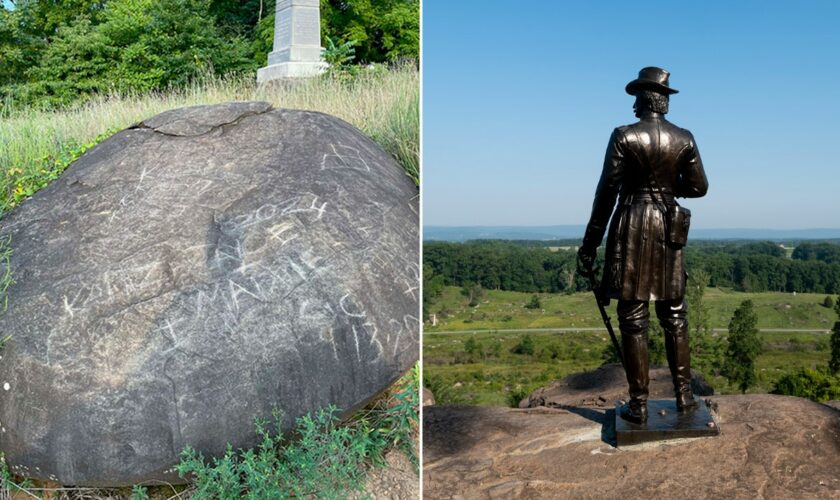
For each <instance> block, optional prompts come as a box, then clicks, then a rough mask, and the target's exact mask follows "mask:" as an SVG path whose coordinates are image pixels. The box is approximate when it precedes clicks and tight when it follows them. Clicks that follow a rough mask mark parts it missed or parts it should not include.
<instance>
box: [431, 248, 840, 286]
mask: <svg viewBox="0 0 840 500" xmlns="http://www.w3.org/2000/svg"><path fill="white" fill-rule="evenodd" d="M529 243H530V242H529ZM543 245H545V242H543ZM575 252H576V249H575V248H573V247H569V248H562V247H561V248H554V249H549V248H547V246H536V245H532V244H522V243H515V242H505V241H493V240H487V241H471V242H466V243H443V242H426V243H425V244H424V248H423V258H424V266H425V267H426V272H427V273H428V272H429V271H430V272H431V273H432V275H431V276H424V278H425V279H432V278H437V281H436V284H437V285H449V286H465V285H467V284H470V283H477V284H479V285H481V286H482V287H483V288H486V289H499V290H509V291H517V292H549V293H557V292H576V291H582V290H586V289H588V287H589V283H588V282H587V281H586V280H585V279H584V278H582V277H581V276H578V275H577V274H576V273H575V257H576V254H575ZM685 256H686V265H687V267H688V272H689V273H691V272H692V270H704V271H705V272H706V273H707V274H708V276H709V281H708V284H709V285H710V286H715V287H718V286H722V287H731V288H733V289H735V290H738V291H746V292H764V291H778V292H810V293H827V294H837V293H840V244H838V243H824V242H823V243H811V242H808V243H801V244H799V245H798V246H797V247H796V248H795V249H794V251H793V254H792V256H791V258H788V257H787V256H786V253H785V250H784V249H783V248H782V247H780V246H779V245H778V244H776V243H772V242H748V243H731V242H702V243H701V244H693V243H692V244H689V246H687V247H686V250H685ZM599 260H600V262H601V263H602V262H603V259H602V258H599ZM424 274H425V273H424Z"/></svg>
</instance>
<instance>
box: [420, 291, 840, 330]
mask: <svg viewBox="0 0 840 500" xmlns="http://www.w3.org/2000/svg"><path fill="white" fill-rule="evenodd" d="M534 295H537V296H539V297H540V302H541V304H542V308H541V309H527V308H525V305H526V304H527V303H528V302H529V301H530V300H531V297H532V296H534ZM747 299H751V300H752V301H753V303H754V305H755V311H756V313H757V314H758V327H759V328H793V329H796V328H801V329H806V330H809V329H825V330H829V329H830V328H831V327H832V325H833V324H834V321H835V319H836V315H835V314H834V311H833V310H832V309H830V308H827V307H824V306H823V305H822V303H823V300H825V294H816V293H798V294H796V295H793V294H789V293H780V292H766V293H745V292H735V291H732V290H727V289H720V288H709V289H707V290H706V294H705V296H704V299H703V300H704V303H705V304H706V305H707V306H708V307H709V309H710V314H709V320H710V322H711V326H712V328H724V329H725V328H727V327H728V325H729V320H730V318H732V313H734V312H735V309H737V308H738V306H739V305H740V304H741V302H742V301H744V300H747ZM615 305H616V302H615V301H612V303H611V305H610V308H609V311H610V315H611V316H612V317H613V318H615ZM429 310H430V311H431V312H433V313H436V314H437V318H438V324H437V325H436V326H430V325H428V324H427V325H426V326H425V331H427V332H436V331H449V330H495V329H520V328H600V327H603V323H601V316H600V313H599V312H598V308H597V306H596V305H595V299H594V298H593V296H592V293H591V292H586V293H574V294H570V295H565V294H549V293H542V294H534V293H523V292H505V291H501V290H487V291H486V295H485V296H484V297H483V298H482V299H481V300H480V303H479V305H478V307H469V306H468V305H467V300H466V298H465V297H464V296H463V295H461V293H460V288H457V287H446V288H445V289H444V290H443V294H442V295H441V297H440V298H439V299H438V300H436V301H435V304H434V305H433V306H432V307H431V308H430V309H429Z"/></svg>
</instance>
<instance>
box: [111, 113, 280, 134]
mask: <svg viewBox="0 0 840 500" xmlns="http://www.w3.org/2000/svg"><path fill="white" fill-rule="evenodd" d="M272 110H274V106H271V105H269V107H268V108H267V109H265V110H263V111H244V112H242V113H241V114H239V115H238V116H237V117H236V118H234V119H233V120H231V121H228V122H224V123H218V124H216V125H207V124H204V123H201V122H199V121H193V120H191V119H190V118H188V117H187V118H182V120H184V121H187V122H189V123H190V124H192V125H199V126H201V127H210V128H209V129H208V130H206V131H204V132H201V133H198V134H172V133H168V132H163V131H161V130H160V129H161V128H163V127H164V126H165V125H168V124H169V123H171V122H169V123H166V124H164V125H160V126H158V127H150V126H148V125H146V122H145V121H142V122H139V123H135V124H133V125H131V126H130V127H128V128H127V129H126V130H137V129H141V130H151V131H152V132H154V133H156V134H160V135H165V136H167V137H201V136H203V135H207V134H209V133H211V132H213V131H215V130H217V129H219V128H223V127H226V126H230V125H237V124H239V122H240V121H242V120H243V119H245V118H247V117H249V116H256V115H261V114H264V113H268V112H269V111H272ZM173 121H175V120H173Z"/></svg>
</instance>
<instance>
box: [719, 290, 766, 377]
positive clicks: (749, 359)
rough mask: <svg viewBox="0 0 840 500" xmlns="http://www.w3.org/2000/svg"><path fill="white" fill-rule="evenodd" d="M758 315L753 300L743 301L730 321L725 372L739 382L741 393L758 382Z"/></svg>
mask: <svg viewBox="0 0 840 500" xmlns="http://www.w3.org/2000/svg"><path fill="white" fill-rule="evenodd" d="M757 323H758V316H756V314H755V311H754V310H753V303H752V301H751V300H745V301H743V302H741V305H740V306H739V307H738V309H736V310H735V313H734V314H733V315H732V320H731V321H730V322H729V339H728V347H727V349H726V360H725V362H724V365H723V374H724V376H725V377H726V378H728V379H729V381H730V382H732V383H734V384H737V386H738V389H740V390H741V393H746V392H747V389H749V388H750V387H752V386H753V385H755V384H756V382H757V376H756V373H755V359H756V358H757V357H758V354H759V353H760V352H761V341H760V340H759V338H758V329H757V328H756V324H757Z"/></svg>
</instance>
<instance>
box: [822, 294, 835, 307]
mask: <svg viewBox="0 0 840 500" xmlns="http://www.w3.org/2000/svg"><path fill="white" fill-rule="evenodd" d="M823 307H827V308H829V309H831V308H833V307H834V299H832V298H831V295H826V296H825V299H823Z"/></svg>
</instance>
